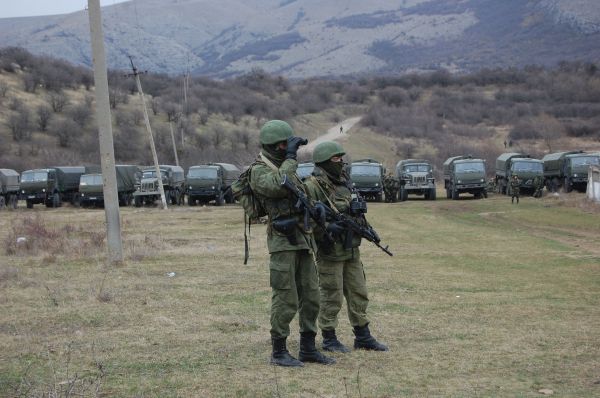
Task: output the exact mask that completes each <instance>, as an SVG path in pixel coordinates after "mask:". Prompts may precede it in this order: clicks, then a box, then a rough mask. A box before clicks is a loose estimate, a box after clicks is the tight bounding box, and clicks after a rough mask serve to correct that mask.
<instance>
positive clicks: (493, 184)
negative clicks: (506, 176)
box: [486, 177, 496, 193]
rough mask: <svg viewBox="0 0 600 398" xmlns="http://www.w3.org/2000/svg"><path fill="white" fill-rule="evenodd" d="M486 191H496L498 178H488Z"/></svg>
mask: <svg viewBox="0 0 600 398" xmlns="http://www.w3.org/2000/svg"><path fill="white" fill-rule="evenodd" d="M486 192H487V193H491V192H496V179H495V178H494V177H492V178H490V179H489V180H488V185H487V188H486Z"/></svg>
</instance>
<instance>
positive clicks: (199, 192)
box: [0, 151, 600, 209]
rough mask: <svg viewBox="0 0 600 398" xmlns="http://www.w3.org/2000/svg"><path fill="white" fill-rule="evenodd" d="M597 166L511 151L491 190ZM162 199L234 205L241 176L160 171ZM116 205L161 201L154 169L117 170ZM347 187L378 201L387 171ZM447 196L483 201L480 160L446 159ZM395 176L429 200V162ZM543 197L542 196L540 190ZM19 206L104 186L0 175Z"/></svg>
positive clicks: (92, 175)
mask: <svg viewBox="0 0 600 398" xmlns="http://www.w3.org/2000/svg"><path fill="white" fill-rule="evenodd" d="M598 165H600V152H584V151H564V152H555V153H549V154H547V155H545V156H544V157H543V158H542V159H541V160H540V159H534V158H532V157H530V156H529V155H525V154H522V153H517V152H508V153H503V154H501V155H500V156H498V158H497V159H496V164H495V166H496V167H495V173H494V178H493V181H491V182H490V184H491V185H490V187H491V186H492V185H493V184H494V183H495V186H496V192H497V193H501V194H506V195H510V194H511V192H510V191H511V184H510V180H511V178H512V177H513V176H514V175H518V177H519V179H520V181H521V186H520V192H521V193H525V194H534V192H536V187H535V181H536V179H537V182H539V181H540V180H541V181H543V183H544V185H545V187H546V188H547V189H548V191H552V192H556V191H557V190H558V189H562V190H563V191H564V192H566V193H568V192H571V191H572V190H573V189H577V190H579V191H583V190H585V188H586V186H587V180H588V170H589V168H590V166H598ZM159 168H160V172H161V178H162V182H163V186H164V189H165V196H166V199H167V201H168V202H169V203H170V204H172V205H181V204H183V203H184V202H185V198H186V197H187V203H188V204H189V205H190V206H195V205H196V204H208V203H209V202H214V203H215V205H217V206H221V205H223V204H224V203H234V201H235V200H234V198H233V195H232V193H231V184H232V183H233V182H234V181H236V179H237V178H238V177H239V176H240V173H241V172H240V169H239V168H238V167H237V166H235V165H233V164H230V163H207V164H201V165H196V166H192V167H190V168H189V169H188V172H187V175H184V170H183V168H181V167H180V166H172V165H161V166H159ZM115 169H116V175H117V190H118V199H119V205H121V206H128V205H131V203H132V202H134V204H135V206H137V207H140V206H142V205H144V204H146V205H149V204H154V203H155V202H156V201H157V200H160V193H159V187H158V185H159V184H158V179H157V176H156V170H155V168H154V167H144V168H141V167H139V166H134V165H117V166H116V167H115ZM313 170H314V164H313V163H311V162H307V163H301V164H299V165H298V169H297V174H298V176H299V177H300V178H301V179H305V178H307V177H309V176H310V175H311V173H313ZM346 170H347V172H348V174H349V176H350V181H351V183H352V185H353V187H354V188H355V189H356V190H357V191H358V192H359V193H360V194H361V195H362V196H363V197H365V198H366V199H371V200H375V201H378V202H380V201H382V199H383V190H384V189H383V188H384V187H383V185H384V181H383V180H384V176H385V168H384V167H383V164H382V163H381V162H379V161H377V160H374V159H360V160H356V161H353V162H352V163H351V164H350V165H348V166H347V169H346ZM443 175H444V188H445V190H446V198H448V199H458V198H459V195H460V194H462V193H470V194H472V195H474V196H475V198H476V199H479V198H482V197H487V194H488V183H487V180H486V166H485V160H483V159H478V158H474V157H473V156H471V155H460V156H454V157H450V158H448V159H447V160H446V161H445V162H444V164H443ZM395 177H396V179H397V180H398V181H399V182H400V187H401V188H400V192H399V195H398V196H399V198H400V200H401V201H404V200H406V199H407V198H408V195H409V194H416V195H422V196H423V197H424V198H425V199H426V200H435V198H436V188H435V178H434V175H433V166H432V164H431V162H429V161H428V160H425V159H404V160H400V161H399V162H398V163H397V164H396V169H395ZM538 193H539V194H540V195H541V190H538ZM19 200H24V201H25V203H26V206H27V208H29V209H31V208H33V206H34V205H35V204H44V205H46V207H60V206H61V205H62V204H63V203H65V202H69V203H71V204H73V205H75V206H79V205H83V206H88V205H102V204H103V203H104V193H103V181H102V175H101V174H100V169H99V167H97V166H85V167H84V166H55V167H48V168H40V169H32V170H25V171H23V172H22V173H21V174H19V173H18V172H16V171H15V170H12V169H0V208H6V207H8V208H16V207H17V204H18V201H19Z"/></svg>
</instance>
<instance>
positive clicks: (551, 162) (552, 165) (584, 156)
mask: <svg viewBox="0 0 600 398" xmlns="http://www.w3.org/2000/svg"><path fill="white" fill-rule="evenodd" d="M599 159H600V153H589V152H584V151H571V152H555V153H549V154H547V155H546V156H544V157H543V158H542V162H544V183H545V185H546V188H547V189H548V191H552V192H556V191H557V190H558V188H559V187H560V186H562V188H563V191H564V192H571V191H572V190H573V189H576V190H578V191H582V192H584V191H585V190H586V187H587V180H588V169H589V167H590V166H598V164H599Z"/></svg>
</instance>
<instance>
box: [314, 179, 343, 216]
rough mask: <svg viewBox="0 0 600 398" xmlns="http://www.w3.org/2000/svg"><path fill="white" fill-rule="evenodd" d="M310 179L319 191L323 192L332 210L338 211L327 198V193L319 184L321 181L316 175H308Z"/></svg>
mask: <svg viewBox="0 0 600 398" xmlns="http://www.w3.org/2000/svg"><path fill="white" fill-rule="evenodd" d="M310 180H311V181H312V182H314V184H315V185H316V186H317V188H319V190H320V191H321V193H322V194H323V196H325V199H327V203H328V204H329V207H331V209H332V210H333V211H335V212H336V213H339V212H340V211H339V210H338V209H337V207H336V206H335V204H334V203H333V201H332V200H331V199H330V198H329V195H327V193H326V192H325V190H324V189H323V187H322V186H321V181H320V180H319V179H318V178H317V177H315V176H310Z"/></svg>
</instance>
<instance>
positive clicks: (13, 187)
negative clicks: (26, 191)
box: [0, 169, 19, 193]
mask: <svg viewBox="0 0 600 398" xmlns="http://www.w3.org/2000/svg"><path fill="white" fill-rule="evenodd" d="M18 190H19V173H17V172H16V171H14V170H11V169H0V193H8V192H17V191H18Z"/></svg>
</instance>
